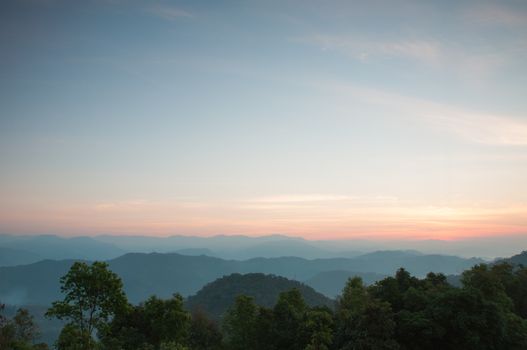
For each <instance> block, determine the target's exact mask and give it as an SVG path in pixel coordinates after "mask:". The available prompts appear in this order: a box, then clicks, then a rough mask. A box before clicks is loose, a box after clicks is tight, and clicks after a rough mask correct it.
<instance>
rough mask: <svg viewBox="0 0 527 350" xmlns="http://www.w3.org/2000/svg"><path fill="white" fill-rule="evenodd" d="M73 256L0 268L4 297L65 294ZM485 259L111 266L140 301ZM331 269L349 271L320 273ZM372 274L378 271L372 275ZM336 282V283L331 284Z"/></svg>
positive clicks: (447, 269) (385, 257)
mask: <svg viewBox="0 0 527 350" xmlns="http://www.w3.org/2000/svg"><path fill="white" fill-rule="evenodd" d="M73 262H74V260H58V261H54V260H44V261H40V262H37V263H33V264H29V265H20V266H10V267H1V268H0V300H3V301H4V302H6V303H8V304H49V303H51V302H52V301H54V300H56V299H58V298H59V297H60V293H59V283H58V280H59V278H60V277H61V276H62V275H64V274H65V273H66V272H67V271H68V269H69V267H70V266H71V265H72V263H73ZM479 262H482V260H480V259H475V258H473V259H464V258H459V257H455V256H445V255H422V254H419V253H415V252H402V251H385V252H375V253H370V254H365V255H361V256H359V257H355V258H329V259H314V260H308V259H304V258H298V257H280V258H253V259H249V260H241V261H240V260H225V259H220V258H215V257H209V256H204V255H202V256H188V255H182V254H177V253H149V254H145V253H129V254H125V255H123V256H121V257H118V258H116V259H111V260H108V263H109V265H110V269H111V270H112V271H114V272H116V273H117V274H118V275H119V276H120V277H121V278H122V279H123V282H124V288H125V291H126V293H127V295H128V297H129V299H130V301H132V302H134V303H136V302H139V301H141V300H145V299H146V298H148V297H149V296H150V295H154V294H155V295H158V296H160V297H163V298H166V297H169V296H170V295H172V294H173V293H175V292H178V293H180V294H182V295H183V296H188V295H191V294H194V293H195V292H197V291H198V290H199V289H200V288H201V287H203V286H204V285H205V284H207V283H210V282H212V281H214V280H215V279H217V278H219V277H222V276H224V275H229V274H232V273H254V272H259V273H266V274H274V275H278V276H283V277H287V278H290V279H293V280H297V281H306V283H308V284H310V283H312V284H313V286H316V285H317V283H319V282H318V281H320V280H321V279H322V280H325V282H324V284H325V285H326V288H325V289H324V291H323V292H325V293H327V295H328V296H329V297H334V296H335V295H336V293H338V292H339V291H340V290H341V289H342V286H343V285H344V283H345V281H346V279H347V277H349V276H351V275H363V274H365V275H364V276H366V277H367V278H366V279H367V280H369V281H370V282H373V281H374V280H377V279H381V278H382V277H384V275H388V274H393V273H394V272H395V271H396V270H397V269H398V268H399V267H404V268H406V269H407V270H408V271H410V272H411V273H412V274H414V275H416V276H424V275H425V274H426V273H428V272H430V271H434V272H443V273H445V274H458V273H460V272H462V271H463V270H465V269H467V268H470V267H471V266H473V265H474V264H477V263H479ZM332 271H345V272H347V274H344V275H342V274H340V275H339V274H337V275H335V276H334V275H330V278H329V280H328V277H327V276H324V275H322V276H319V274H321V273H322V274H324V273H328V272H332ZM372 274H374V275H372ZM371 276H374V277H373V278H372V277H371ZM330 286H333V287H332V288H329V289H328V287H330Z"/></svg>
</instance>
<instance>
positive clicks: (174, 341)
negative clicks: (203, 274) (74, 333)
mask: <svg viewBox="0 0 527 350" xmlns="http://www.w3.org/2000/svg"><path fill="white" fill-rule="evenodd" d="M189 328H190V315H189V314H188V312H187V311H185V310H184V309H183V298H182V297H181V295H179V294H175V295H174V296H173V297H172V298H171V299H167V300H163V299H159V298H157V297H155V296H152V297H150V298H149V299H148V300H147V301H146V302H144V303H142V304H140V305H138V306H129V307H128V308H126V309H123V311H121V312H119V313H117V314H116V315H115V318H114V319H113V320H112V322H110V324H109V325H108V327H107V328H106V329H105V331H104V332H100V334H99V336H100V338H101V342H102V345H103V347H104V348H106V349H115V348H118V349H123V350H127V349H130V350H132V349H140V348H149V347H152V348H153V349H159V348H160V347H161V346H164V347H165V348H167V349H168V348H174V346H175V345H183V344H186V343H187V338H188V333H189Z"/></svg>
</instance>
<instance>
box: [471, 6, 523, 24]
mask: <svg viewBox="0 0 527 350" xmlns="http://www.w3.org/2000/svg"><path fill="white" fill-rule="evenodd" d="M465 17H466V18H467V19H468V20H469V21H472V22H475V23H480V24H486V25H502V26H512V27H517V26H527V12H526V11H523V10H521V9H513V8H510V7H506V6H504V5H498V4H481V5H477V6H475V7H471V8H470V9H468V10H467V11H466V13H465Z"/></svg>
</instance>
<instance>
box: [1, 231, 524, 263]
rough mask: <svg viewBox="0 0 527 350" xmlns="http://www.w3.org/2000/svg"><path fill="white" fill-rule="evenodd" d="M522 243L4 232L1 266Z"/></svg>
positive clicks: (498, 249)
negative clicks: (135, 256)
mask: <svg viewBox="0 0 527 350" xmlns="http://www.w3.org/2000/svg"><path fill="white" fill-rule="evenodd" d="M518 247H527V238H525V237H521V236H510V237H502V238H500V239H499V240H498V239H496V238H490V237H489V238H478V239H473V240H459V241H401V240H399V241H383V242H381V241H367V240H341V241H338V240H327V241H311V240H306V239H303V238H297V237H289V236H283V235H269V236H261V237H248V236H223V235H220V236H212V237H195V236H170V237H145V236H112V235H104V236H93V237H71V238H66V237H60V236H54V235H34V236H14V235H6V234H0V266H13V265H20V264H29V263H34V262H37V261H40V260H43V259H53V260H60V259H85V260H108V259H113V258H117V257H119V256H121V255H123V254H125V253H132V252H134V253H135V252H137V253H151V252H158V253H181V254H184V255H207V256H212V257H218V258H223V259H236V260H246V259H251V258H255V257H266V258H272V257H282V256H296V257H301V258H305V259H320V258H336V257H345V258H352V257H357V256H359V255H361V254H364V253H368V252H373V251H377V250H409V249H412V250H417V251H419V252H422V253H427V254H447V255H458V256H462V257H484V258H487V259H490V258H495V257H502V256H511V255H513V254H515V253H517V252H518Z"/></svg>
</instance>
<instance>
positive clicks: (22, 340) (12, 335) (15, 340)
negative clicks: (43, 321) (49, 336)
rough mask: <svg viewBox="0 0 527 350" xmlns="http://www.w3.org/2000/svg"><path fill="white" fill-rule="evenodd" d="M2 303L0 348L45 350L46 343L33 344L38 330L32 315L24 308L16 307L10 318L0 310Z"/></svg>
mask: <svg viewBox="0 0 527 350" xmlns="http://www.w3.org/2000/svg"><path fill="white" fill-rule="evenodd" d="M4 307H5V306H4V305H3V304H0V349H10V350H46V349H48V347H47V345H46V344H43V343H38V344H35V343H34V342H35V339H36V338H38V336H39V330H38V327H37V325H36V324H35V322H34V321H33V316H32V315H30V314H29V312H28V311H27V310H26V309H18V310H17V312H16V314H15V316H14V317H13V318H12V319H11V320H10V319H8V318H7V317H5V316H4V315H2V314H1V312H2V311H3V310H4Z"/></svg>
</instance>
